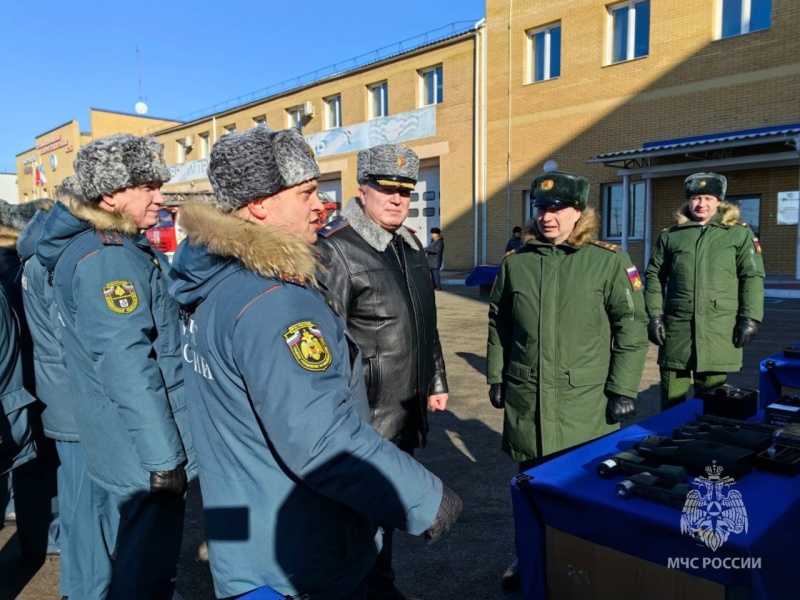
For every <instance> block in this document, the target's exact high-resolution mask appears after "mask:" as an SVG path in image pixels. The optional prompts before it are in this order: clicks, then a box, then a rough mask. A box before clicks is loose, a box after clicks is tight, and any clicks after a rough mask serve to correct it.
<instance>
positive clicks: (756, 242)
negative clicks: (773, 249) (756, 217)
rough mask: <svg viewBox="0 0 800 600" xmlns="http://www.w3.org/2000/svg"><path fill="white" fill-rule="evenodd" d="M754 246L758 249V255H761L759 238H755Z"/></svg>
mask: <svg viewBox="0 0 800 600" xmlns="http://www.w3.org/2000/svg"><path fill="white" fill-rule="evenodd" d="M753 246H755V248H756V254H761V242H759V241H758V238H757V237H754V238H753Z"/></svg>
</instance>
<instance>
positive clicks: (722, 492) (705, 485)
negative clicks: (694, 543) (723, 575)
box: [681, 461, 747, 552]
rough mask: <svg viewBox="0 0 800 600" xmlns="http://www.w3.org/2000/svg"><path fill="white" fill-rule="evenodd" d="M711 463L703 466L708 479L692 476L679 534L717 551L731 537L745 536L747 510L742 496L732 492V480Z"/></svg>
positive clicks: (715, 463)
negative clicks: (732, 535) (691, 485)
mask: <svg viewBox="0 0 800 600" xmlns="http://www.w3.org/2000/svg"><path fill="white" fill-rule="evenodd" d="M722 470H723V469H722V467H720V466H718V465H717V461H714V462H713V463H712V465H711V466H710V467H706V473H708V477H695V478H694V482H693V483H694V485H695V489H693V490H691V491H690V492H689V495H688V496H687V497H686V503H685V504H684V505H683V512H682V514H681V533H682V534H686V535H690V536H692V537H693V538H695V539H696V540H698V541H700V542H702V543H703V544H705V545H706V546H708V547H709V548H711V550H713V551H715V552H716V551H717V549H719V548H720V547H721V546H722V544H724V543H725V542H727V541H728V538H729V537H730V535H731V534H738V533H742V532H744V533H747V509H745V506H744V500H743V499H742V493H741V492H740V491H739V490H734V489H731V486H733V485H734V484H735V482H734V480H733V478H732V477H727V476H726V477H723V476H722Z"/></svg>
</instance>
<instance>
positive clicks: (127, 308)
mask: <svg viewBox="0 0 800 600" xmlns="http://www.w3.org/2000/svg"><path fill="white" fill-rule="evenodd" d="M103 297H104V298H105V299H106V304H108V308H110V309H111V310H113V311H114V312H115V313H119V314H121V315H127V314H129V313H132V312H133V311H134V310H136V307H137V306H139V296H138V295H137V294H136V288H135V287H133V283H131V282H130V281H123V280H120V281H109V282H108V283H107V284H105V285H104V286H103Z"/></svg>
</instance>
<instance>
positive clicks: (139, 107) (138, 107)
mask: <svg viewBox="0 0 800 600" xmlns="http://www.w3.org/2000/svg"><path fill="white" fill-rule="evenodd" d="M136 76H137V77H138V78H139V101H138V102H137V103H136V104H134V106H133V108H134V110H135V111H136V112H137V113H138V114H140V115H145V114H147V104H145V103H144V97H143V96H142V67H141V65H140V64H139V44H136Z"/></svg>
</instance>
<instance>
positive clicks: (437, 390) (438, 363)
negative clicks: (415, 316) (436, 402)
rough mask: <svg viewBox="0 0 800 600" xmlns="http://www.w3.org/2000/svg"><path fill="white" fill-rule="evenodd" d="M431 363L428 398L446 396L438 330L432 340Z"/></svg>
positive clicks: (445, 376) (442, 357)
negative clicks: (432, 373) (432, 369)
mask: <svg viewBox="0 0 800 600" xmlns="http://www.w3.org/2000/svg"><path fill="white" fill-rule="evenodd" d="M433 363H434V369H435V372H434V375H433V379H432V380H431V387H430V391H429V392H428V395H429V396H433V395H434V394H446V393H447V392H448V389H447V373H446V372H445V368H444V355H443V354H442V344H441V342H440V341H439V329H438V328H437V329H436V334H435V337H434V338H433Z"/></svg>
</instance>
